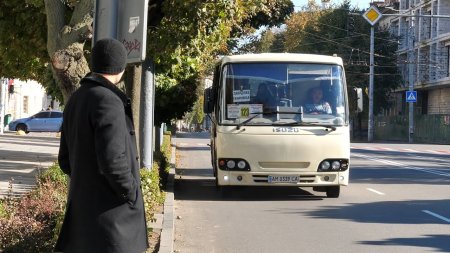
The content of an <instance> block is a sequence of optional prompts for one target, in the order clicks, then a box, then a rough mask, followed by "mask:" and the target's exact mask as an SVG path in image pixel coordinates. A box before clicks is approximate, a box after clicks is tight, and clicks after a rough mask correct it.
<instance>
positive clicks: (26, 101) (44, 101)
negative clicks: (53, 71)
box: [0, 79, 59, 126]
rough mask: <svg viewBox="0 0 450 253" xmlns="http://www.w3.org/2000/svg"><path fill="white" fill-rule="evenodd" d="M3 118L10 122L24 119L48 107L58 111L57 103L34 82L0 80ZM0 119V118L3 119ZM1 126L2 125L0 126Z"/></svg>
mask: <svg viewBox="0 0 450 253" xmlns="http://www.w3.org/2000/svg"><path fill="white" fill-rule="evenodd" d="M1 82H2V85H3V86H4V87H3V89H2V91H3V92H4V93H5V94H2V96H3V98H2V105H3V106H2V107H3V110H1V111H2V112H1V113H3V115H2V116H3V117H5V116H7V115H8V117H7V118H9V119H10V120H14V119H19V118H25V117H29V116H32V115H34V114H36V113H37V112H39V111H42V110H46V109H48V108H49V107H52V109H59V103H58V102H57V101H54V100H52V97H51V96H49V95H47V94H46V92H45V89H44V88H43V87H42V85H41V84H39V83H38V82H36V81H31V80H28V81H22V80H18V79H9V80H8V79H1ZM3 117H0V118H3ZM0 126H2V124H1V125H0Z"/></svg>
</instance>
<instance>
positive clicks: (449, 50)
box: [446, 45, 450, 77]
mask: <svg viewBox="0 0 450 253" xmlns="http://www.w3.org/2000/svg"><path fill="white" fill-rule="evenodd" d="M446 48H447V77H449V76H450V45H449V46H447V47H446Z"/></svg>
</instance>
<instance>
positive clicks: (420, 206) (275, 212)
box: [175, 134, 450, 253]
mask: <svg viewBox="0 0 450 253" xmlns="http://www.w3.org/2000/svg"><path fill="white" fill-rule="evenodd" d="M175 143H176V145H177V157H178V162H177V176H176V180H175V215H176V216H178V219H177V220H176V222H175V252H196V253H197V252H321V253H322V252H358V253H360V252H365V253H366V252H383V253H388V252H396V253H397V252H408V253H412V252H450V167H449V166H448V163H449V161H450V159H449V158H450V147H449V146H439V145H410V144H352V155H351V173H350V175H351V177H350V185H349V186H348V187H344V188H343V189H341V196H340V197H339V198H338V199H328V198H326V197H325V195H324V193H317V192H314V191H312V189H310V188H304V189H303V188H243V189H236V190H235V191H234V192H233V195H232V196H231V197H228V198H225V199H223V198H222V197H221V196H220V195H219V193H217V192H216V190H215V186H214V181H213V177H212V168H211V165H210V156H209V147H208V146H207V143H209V137H208V136H207V135H206V134H182V135H181V136H180V137H179V138H177V139H175Z"/></svg>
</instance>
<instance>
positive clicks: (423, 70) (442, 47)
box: [380, 0, 450, 114]
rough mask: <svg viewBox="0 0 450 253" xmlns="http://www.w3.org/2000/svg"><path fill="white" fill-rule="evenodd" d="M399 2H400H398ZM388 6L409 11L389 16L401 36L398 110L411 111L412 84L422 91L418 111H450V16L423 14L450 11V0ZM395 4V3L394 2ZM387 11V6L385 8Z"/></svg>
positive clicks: (384, 22) (407, 1) (389, 23)
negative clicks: (408, 92)
mask: <svg viewBox="0 0 450 253" xmlns="http://www.w3.org/2000/svg"><path fill="white" fill-rule="evenodd" d="M395 2H397V3H395ZM389 3H390V4H392V5H389V4H385V5H384V6H381V7H382V8H383V7H384V8H385V9H387V10H390V11H392V9H393V8H392V7H393V6H395V7H398V9H399V10H398V11H396V13H399V14H401V15H402V14H403V15H408V16H400V17H392V16H391V17H387V18H386V19H384V20H382V22H381V23H380V25H382V26H387V27H388V28H389V29H390V31H391V33H392V34H393V35H395V36H397V37H398V38H399V48H398V51H397V57H398V66H399V68H400V71H401V74H402V77H403V80H404V82H403V85H402V87H401V88H400V89H398V90H397V92H396V93H395V95H394V98H395V99H394V101H395V102H394V110H393V111H395V112H398V113H399V114H401V113H404V114H407V112H408V111H407V110H408V108H407V106H406V103H405V100H406V98H405V91H406V90H408V87H409V84H410V83H412V84H413V85H414V90H416V91H417V92H418V96H417V99H418V100H417V103H415V105H414V106H415V107H414V111H415V113H416V114H450V75H449V74H450V64H449V63H450V58H449V53H450V19H449V18H440V17H421V15H450V1H449V0H398V1H389ZM394 4H395V5H394ZM385 11H386V10H385Z"/></svg>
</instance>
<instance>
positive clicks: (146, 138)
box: [139, 58, 155, 169]
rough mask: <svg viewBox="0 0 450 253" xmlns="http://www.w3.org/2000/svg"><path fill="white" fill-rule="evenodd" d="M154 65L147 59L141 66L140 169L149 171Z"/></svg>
mask: <svg viewBox="0 0 450 253" xmlns="http://www.w3.org/2000/svg"><path fill="white" fill-rule="evenodd" d="M154 73H155V65H154V62H153V60H152V59H150V58H147V59H146V60H145V61H144V64H143V65H142V82H141V92H142V93H141V115H140V121H141V122H140V124H139V126H140V128H141V129H140V132H141V135H140V139H141V140H140V144H141V145H140V146H141V150H140V154H141V167H143V168H148V169H151V168H152V165H153V125H154V109H155V75H154Z"/></svg>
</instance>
